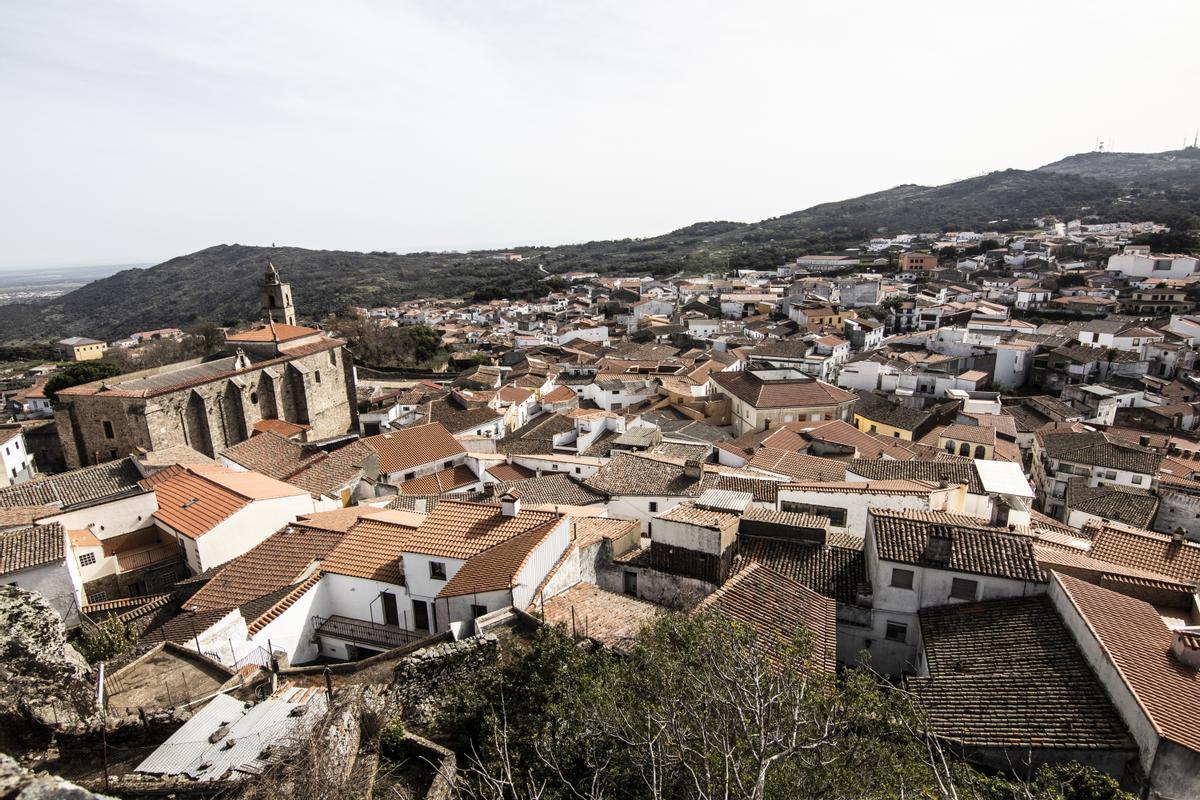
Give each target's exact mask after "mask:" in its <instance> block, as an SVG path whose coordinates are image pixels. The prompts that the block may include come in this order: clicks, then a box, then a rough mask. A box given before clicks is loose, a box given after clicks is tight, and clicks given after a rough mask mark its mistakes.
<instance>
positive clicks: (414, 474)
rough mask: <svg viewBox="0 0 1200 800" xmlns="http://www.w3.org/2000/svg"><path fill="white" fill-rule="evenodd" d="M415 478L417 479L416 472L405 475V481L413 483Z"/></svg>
mask: <svg viewBox="0 0 1200 800" xmlns="http://www.w3.org/2000/svg"><path fill="white" fill-rule="evenodd" d="M415 477H417V473H415V472H406V473H404V480H406V481H411V480H412V479H413V478H415Z"/></svg>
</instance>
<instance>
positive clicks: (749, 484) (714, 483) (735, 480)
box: [698, 472, 779, 505]
mask: <svg viewBox="0 0 1200 800" xmlns="http://www.w3.org/2000/svg"><path fill="white" fill-rule="evenodd" d="M709 489H719V490H724V491H730V492H746V493H747V494H750V495H751V496H753V498H754V499H755V500H756V501H758V502H760V503H771V504H772V505H774V503H775V498H776V497H777V496H778V494H779V482H778V481H776V480H773V479H771V478H768V477H766V476H765V475H764V476H763V477H762V478H748V477H745V476H743V475H726V474H724V473H720V472H705V473H704V477H703V478H702V479H701V481H700V488H699V490H698V491H699V492H701V493H703V492H705V491H708V490H709Z"/></svg>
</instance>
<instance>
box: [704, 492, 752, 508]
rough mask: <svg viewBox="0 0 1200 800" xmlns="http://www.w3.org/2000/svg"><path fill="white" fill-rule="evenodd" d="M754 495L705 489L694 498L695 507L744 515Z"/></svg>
mask: <svg viewBox="0 0 1200 800" xmlns="http://www.w3.org/2000/svg"><path fill="white" fill-rule="evenodd" d="M753 500H754V495H752V494H750V493H749V492H734V491H730V490H729V489H705V490H704V491H703V492H701V494H700V496H699V497H698V498H696V505H697V506H699V507H701V508H708V509H711V510H713V511H732V512H733V513H735V514H741V513H744V512H745V510H746V509H747V508H749V507H750V503H751V501H753Z"/></svg>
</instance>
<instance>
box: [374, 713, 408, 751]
mask: <svg viewBox="0 0 1200 800" xmlns="http://www.w3.org/2000/svg"><path fill="white" fill-rule="evenodd" d="M407 733H408V732H407V731H406V730H405V729H404V722H403V720H401V719H400V718H399V717H395V718H393V719H391V720H390V721H388V724H387V725H384V726H383V730H381V731H380V732H379V752H380V753H382V754H383V756H384V757H385V758H390V759H391V760H392V761H399V760H400V759H401V758H402V757H403V753H404V737H405V736H406V735H407Z"/></svg>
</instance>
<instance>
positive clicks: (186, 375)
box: [59, 336, 346, 397]
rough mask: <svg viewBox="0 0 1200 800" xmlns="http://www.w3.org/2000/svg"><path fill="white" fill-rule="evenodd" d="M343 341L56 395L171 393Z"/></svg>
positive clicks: (119, 380)
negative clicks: (274, 355) (264, 358)
mask: <svg viewBox="0 0 1200 800" xmlns="http://www.w3.org/2000/svg"><path fill="white" fill-rule="evenodd" d="M345 344H346V343H345V342H344V341H342V340H341V339H331V338H326V337H324V336H323V337H321V338H320V339H319V340H317V341H314V342H310V343H307V344H297V345H294V346H291V347H287V348H283V347H280V348H279V353H280V354H279V356H278V357H276V358H271V359H267V360H265V361H254V362H251V363H249V364H246V365H244V366H240V367H239V366H238V359H237V358H235V357H233V356H229V357H226V358H219V359H216V360H215V361H206V362H203V363H201V364H193V365H191V366H186V367H182V368H175V369H168V370H167V371H165V372H160V373H156V374H147V373H145V372H142V373H133V374H131V375H127V376H123V377H122V378H111V379H106V380H101V381H93V382H91V383H82V384H80V385H78V386H70V387H67V388H66V389H62V390H60V391H59V395H60V396H63V395H67V396H75V395H84V396H99V397H157V396H160V395H164V394H171V393H172V392H177V391H179V390H181V389H186V388H188V387H191V386H202V385H204V384H206V383H213V382H215V381H220V380H224V379H226V378H231V377H233V376H235V375H240V374H243V373H247V372H256V371H260V370H262V369H264V368H266V367H270V366H274V365H276V364H286V363H288V362H289V361H292V360H294V359H297V358H300V357H303V356H307V355H313V354H314V353H322V352H324V351H326V350H333V349H334V348H338V347H343V346H344V345H345Z"/></svg>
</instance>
